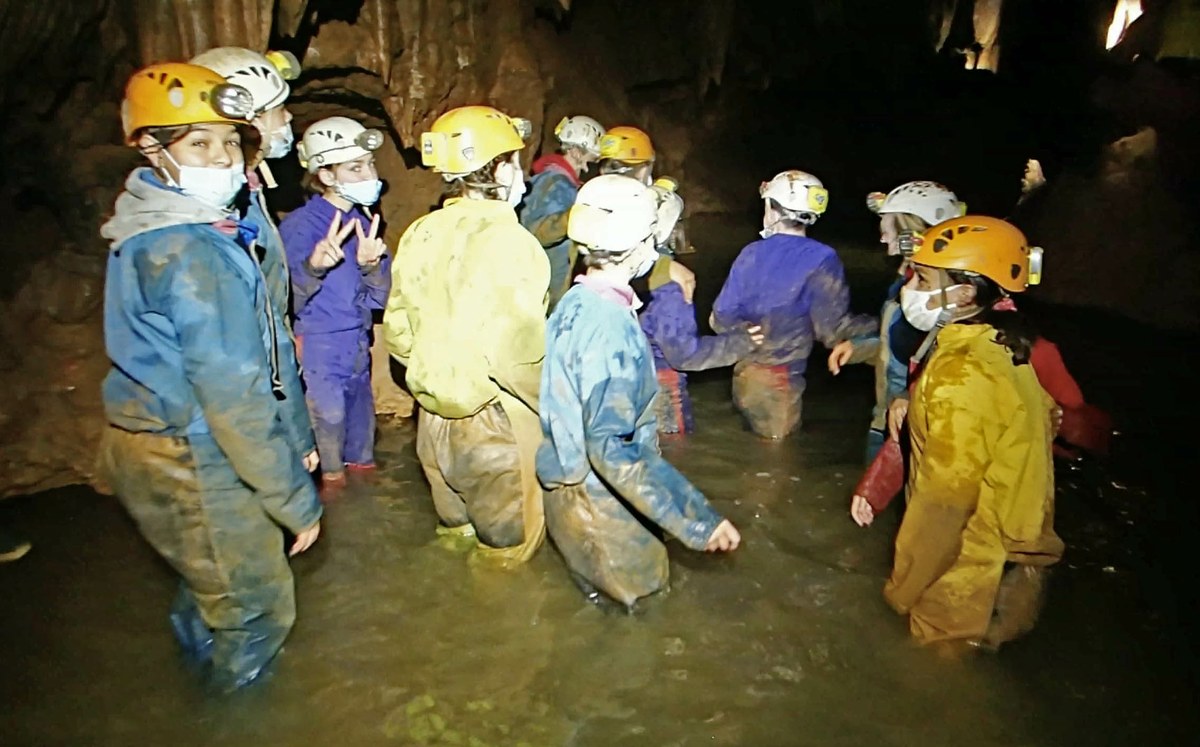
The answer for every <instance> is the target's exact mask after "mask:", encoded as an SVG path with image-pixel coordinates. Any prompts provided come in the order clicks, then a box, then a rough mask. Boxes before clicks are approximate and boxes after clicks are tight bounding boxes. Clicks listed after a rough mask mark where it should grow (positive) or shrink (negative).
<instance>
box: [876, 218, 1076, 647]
mask: <svg viewBox="0 0 1200 747" xmlns="http://www.w3.org/2000/svg"><path fill="white" fill-rule="evenodd" d="M911 261H912V264H913V269H914V274H913V277H912V279H911V280H909V282H908V283H906V284H905V286H904V289H903V290H902V292H901V306H902V308H903V309H904V313H905V316H906V317H907V318H908V320H909V321H910V322H911V323H912V324H913V326H915V327H917V328H918V329H921V328H924V327H928V328H929V329H930V332H929V334H928V335H927V337H926V340H925V342H924V343H923V344H922V346H921V348H920V349H919V350H918V353H917V356H916V357H915V360H918V361H921V360H923V359H925V357H926V355H927V356H928V358H927V360H924V362H923V367H922V370H921V372H920V374H919V376H917V377H916V381H915V382H914V384H913V387H912V392H911V400H910V405H909V408H908V412H907V424H908V430H909V442H910V447H911V455H910V462H909V475H908V486H907V487H908V491H907V498H908V506H907V509H906V511H905V515H904V519H903V521H902V522H901V525H900V531H899V534H898V535H897V538H896V548H895V564H894V567H893V570H892V574H891V578H890V579H889V580H888V582H887V584H886V586H885V587H884V596H885V598H886V599H887V601H888V603H889V604H890V605H891V606H892V607H893V608H894V609H895V610H896V611H897V612H899V613H901V614H903V615H906V616H907V617H908V619H909V628H910V631H911V632H912V634H913V636H914V637H915V638H916V639H917V640H918V641H920V642H922V643H934V642H942V641H958V642H966V643H969V644H972V645H978V646H983V647H987V648H992V649H994V648H996V647H998V646H999V645H1000V644H1002V643H1004V642H1005V641H1008V640H1011V639H1013V638H1015V637H1017V636H1019V635H1021V634H1023V633H1025V632H1027V631H1028V630H1029V629H1031V628H1032V627H1033V624H1034V622H1035V620H1036V616H1037V612H1038V608H1039V605H1040V601H1041V597H1042V593H1043V591H1044V588H1045V573H1044V570H1045V568H1046V567H1047V566H1050V565H1053V564H1054V563H1056V562H1057V561H1058V560H1059V559H1060V558H1061V557H1062V553H1063V542H1062V540H1061V539H1059V537H1058V535H1057V534H1055V532H1054V473H1053V467H1052V458H1051V442H1052V441H1053V439H1054V430H1055V427H1056V424H1055V422H1054V418H1053V416H1052V412H1053V410H1054V409H1055V405H1054V402H1053V400H1052V399H1051V398H1050V396H1049V395H1048V394H1047V393H1046V391H1045V390H1044V389H1043V388H1042V385H1041V383H1040V382H1039V381H1038V377H1037V374H1036V373H1035V371H1034V370H1033V367H1032V366H1031V365H1030V360H1031V357H1032V355H1033V349H1034V344H1035V342H1036V340H1037V335H1036V332H1035V331H1034V329H1033V326H1032V325H1031V324H1030V322H1029V321H1028V319H1027V318H1026V317H1025V316H1024V315H1023V314H1022V313H1021V312H1019V311H1016V310H1015V308H1010V306H1011V298H1010V294H1013V293H1020V292H1022V291H1024V290H1025V289H1026V288H1027V287H1028V286H1029V285H1031V284H1036V283H1038V282H1040V279H1041V277H1040V276H1041V250H1040V249H1038V248H1036V247H1030V246H1029V245H1028V243H1027V242H1026V240H1025V236H1024V234H1022V233H1021V232H1020V231H1019V230H1018V229H1017V228H1015V227H1014V226H1012V225H1010V224H1008V223H1006V222H1004V221H1002V220H999V219H996V218H988V217H984V216H964V217H961V218H952V219H951V220H948V221H944V222H942V223H940V224H938V225H936V226H934V227H933V228H931V229H930V230H929V231H928V232H927V233H926V234H925V235H924V236H923V237H922V238H921V239H919V240H918V245H917V246H915V248H914V251H913V253H912V257H911ZM930 318H932V319H933V320H934V324H932V325H929V324H928V322H929V321H930ZM928 351H932V352H928ZM856 507H857V506H856ZM852 511H853V510H852ZM856 518H857V517H856Z"/></svg>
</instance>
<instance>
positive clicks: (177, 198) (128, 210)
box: [100, 167, 230, 251]
mask: <svg viewBox="0 0 1200 747" xmlns="http://www.w3.org/2000/svg"><path fill="white" fill-rule="evenodd" d="M229 217H230V213H229V212H228V211H226V210H219V209H217V208H214V207H212V206H211V205H207V204H205V203H203V202H201V201H200V200H197V199H195V198H193V197H189V196H187V195H185V194H183V193H182V192H180V191H179V190H177V189H172V188H171V187H168V186H166V185H165V184H163V183H162V182H161V181H160V180H159V178H158V177H157V176H156V175H155V174H154V170H153V169H151V168H148V167H142V168H137V169H134V170H133V171H132V172H130V174H129V177H128V178H127V179H126V180H125V191H124V192H122V193H121V194H120V196H119V197H117V204H116V208H115V209H114V211H113V216H112V217H111V218H109V219H108V220H107V221H106V222H105V223H104V225H103V226H101V228H100V235H101V236H103V237H104V238H106V239H108V240H109V242H110V246H111V248H112V249H113V250H114V251H115V250H116V249H118V248H120V246H121V244H123V243H125V242H126V241H128V240H129V239H131V238H133V237H134V236H137V235H139V234H143V233H148V232H150V231H155V230H158V229H160V228H167V227H168V226H180V225H188V224H194V223H205V224H211V223H216V222H218V221H222V220H226V219H228V218H229Z"/></svg>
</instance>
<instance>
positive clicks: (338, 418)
mask: <svg viewBox="0 0 1200 747" xmlns="http://www.w3.org/2000/svg"><path fill="white" fill-rule="evenodd" d="M302 339H303V341H304V345H303V348H302V350H303V359H302V362H303V364H304V381H305V383H307V384H308V407H309V410H310V411H311V413H312V423H313V430H314V431H315V433H316V437H317V453H318V454H319V455H320V457H321V469H322V470H323V471H325V472H327V473H329V472H341V471H342V470H343V469H344V468H345V465H346V464H347V463H349V464H355V465H370V464H374V463H375V402H374V395H373V393H372V391H371V342H370V338H369V335H368V332H367V330H363V329H348V330H344V331H342V332H328V333H324V334H310V335H305V336H304V337H303V338H302Z"/></svg>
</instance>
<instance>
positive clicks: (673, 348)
mask: <svg viewBox="0 0 1200 747" xmlns="http://www.w3.org/2000/svg"><path fill="white" fill-rule="evenodd" d="M641 323H642V330H643V331H644V332H645V333H646V336H647V337H648V338H650V339H651V340H653V341H654V343H655V344H656V345H658V349H659V350H660V351H662V354H663V358H664V359H666V361H667V363H668V364H669V365H670V366H671V368H674V369H675V370H677V371H705V370H707V369H710V368H720V367H721V366H732V365H733V364H734V363H737V362H738V359H739V358H741V357H742V356H744V355H746V354H747V353H749V352H750V349H751V347H752V343H751V342H750V336H749V335H748V334H746V332H745V330H744V329H743V328H741V327H737V328H735V329H733V330H731V331H730V332H727V333H725V334H722V335H704V336H701V335H700V331H699V327H698V326H697V324H696V308H695V307H694V306H690V305H688V303H687V301H685V300H684V298H683V289H682V288H680V287H679V285H678V284H677V283H670V284H668V285H664V286H662V287H661V288H659V289H657V290H655V291H654V292H653V300H652V301H651V302H650V304H649V305H647V307H646V309H645V310H644V311H643V312H642V316H641Z"/></svg>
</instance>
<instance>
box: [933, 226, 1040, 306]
mask: <svg viewBox="0 0 1200 747" xmlns="http://www.w3.org/2000/svg"><path fill="white" fill-rule="evenodd" d="M912 261H913V263H914V264H918V265H925V266H926V267H938V268H941V269H943V270H962V271H964V272H971V273H974V274H976V275H982V276H984V277H985V278H988V279H990V280H992V281H993V282H995V283H996V285H999V286H1000V287H1001V288H1003V289H1004V290H1006V291H1009V292H1011V293H1020V292H1021V291H1023V290H1025V289H1026V288H1027V287H1029V286H1030V285H1037V284H1038V283H1040V282H1041V280H1042V250H1041V249H1040V248H1038V247H1036V246H1035V247H1031V246H1029V242H1028V241H1026V240H1025V234H1023V233H1021V231H1020V229H1018V228H1017V227H1016V226H1014V225H1012V224H1011V223H1008V222H1006V221H1002V220H1000V219H999V218H988V217H986V216H983V215H965V216H963V217H961V218H951V219H950V220H947V221H942V222H941V223H939V224H937V225H936V226H934V227H933V228H930V229H929V230H928V231H926V232H925V234H924V235H923V236H922V237H921V238H920V239H919V241H918V242H917V243H916V246H915V248H914V251H913V254H912Z"/></svg>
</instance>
